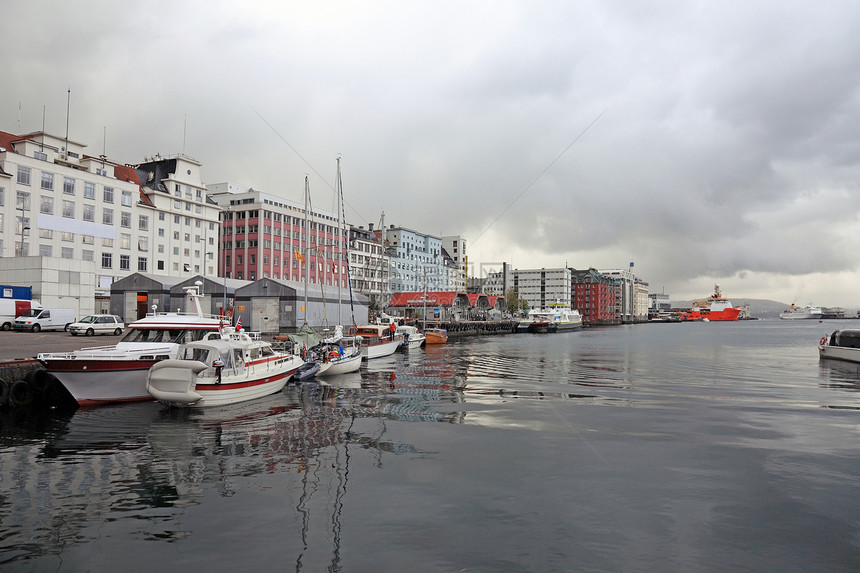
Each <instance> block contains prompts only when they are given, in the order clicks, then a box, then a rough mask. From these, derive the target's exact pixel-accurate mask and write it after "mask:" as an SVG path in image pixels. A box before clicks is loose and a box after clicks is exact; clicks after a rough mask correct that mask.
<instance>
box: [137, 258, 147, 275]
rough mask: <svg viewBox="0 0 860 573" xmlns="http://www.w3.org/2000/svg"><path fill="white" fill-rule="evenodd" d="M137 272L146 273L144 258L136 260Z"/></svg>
mask: <svg viewBox="0 0 860 573" xmlns="http://www.w3.org/2000/svg"><path fill="white" fill-rule="evenodd" d="M137 270H138V271H141V272H146V257H138V258H137Z"/></svg>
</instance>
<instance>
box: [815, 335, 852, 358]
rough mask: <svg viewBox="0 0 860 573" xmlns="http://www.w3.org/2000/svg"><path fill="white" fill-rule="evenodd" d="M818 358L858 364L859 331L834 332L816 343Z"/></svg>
mask: <svg viewBox="0 0 860 573" xmlns="http://www.w3.org/2000/svg"><path fill="white" fill-rule="evenodd" d="M818 356H819V357H820V358H832V359H834V360H844V361H846V362H857V363H860V330H850V329H846V330H835V331H833V333H832V334H830V335H827V336H823V337H822V338H821V340H819V341H818Z"/></svg>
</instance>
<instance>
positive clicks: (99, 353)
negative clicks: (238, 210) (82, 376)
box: [37, 345, 173, 360]
mask: <svg viewBox="0 0 860 573" xmlns="http://www.w3.org/2000/svg"><path fill="white" fill-rule="evenodd" d="M172 349H173V347H171V346H147V347H145V348H134V349H130V350H129V349H123V350H120V351H117V352H118V354H122V355H133V356H135V357H137V356H138V355H146V356H150V355H156V354H164V353H169V352H170V351H171V350H172ZM108 350H116V346H115V345H110V346H90V347H88V348H82V349H80V350H74V351H71V352H41V353H39V355H38V356H37V358H38V359H39V360H88V359H90V358H97V359H102V358H104V354H103V353H104V352H105V351H108Z"/></svg>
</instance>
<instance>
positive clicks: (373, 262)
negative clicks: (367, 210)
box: [349, 223, 390, 307]
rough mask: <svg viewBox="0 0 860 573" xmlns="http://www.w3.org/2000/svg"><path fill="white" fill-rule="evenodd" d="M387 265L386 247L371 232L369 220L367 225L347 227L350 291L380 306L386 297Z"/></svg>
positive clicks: (371, 227)
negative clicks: (365, 226)
mask: <svg viewBox="0 0 860 573" xmlns="http://www.w3.org/2000/svg"><path fill="white" fill-rule="evenodd" d="M389 269H390V263H389V257H388V251H386V250H385V249H384V248H383V245H382V243H381V242H380V240H379V237H377V235H376V233H374V232H373V224H372V223H371V224H370V225H369V227H368V228H367V229H365V228H364V227H350V229H349V272H350V283H351V284H352V289H353V291H355V292H357V293H359V294H363V295H365V296H366V297H368V298H369V299H370V300H371V304H372V305H373V304H375V305H376V306H378V307H381V306H382V305H384V304H385V303H386V302H387V301H388V294H389V292H388V278H389V277H388V275H389V272H390V270H389Z"/></svg>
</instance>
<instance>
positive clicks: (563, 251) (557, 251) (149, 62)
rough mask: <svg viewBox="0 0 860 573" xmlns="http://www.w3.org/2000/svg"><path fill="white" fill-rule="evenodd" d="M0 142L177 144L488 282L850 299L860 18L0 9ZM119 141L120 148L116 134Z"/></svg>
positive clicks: (505, 9)
mask: <svg viewBox="0 0 860 573" xmlns="http://www.w3.org/2000/svg"><path fill="white" fill-rule="evenodd" d="M0 12H2V14H3V16H2V18H0V33H2V37H3V39H4V53H5V57H4V64H3V67H2V76H0V77H2V86H3V87H2V90H0V130H2V131H7V132H12V133H21V134H23V133H29V132H32V131H37V130H40V129H41V128H42V121H43V119H42V118H43V110H44V115H45V127H46V131H48V132H50V133H55V134H58V135H64V134H65V131H66V104H67V90H68V89H71V97H70V108H71V113H70V117H69V137H70V138H71V139H73V140H75V141H78V142H81V143H84V144H87V145H88V152H90V153H91V154H93V155H98V154H100V153H101V152H102V149H103V148H105V149H106V151H107V155H108V157H109V159H111V160H113V161H117V162H120V163H139V162H142V161H143V159H144V157H145V156H149V155H153V154H155V153H161V154H162V155H165V154H173V153H181V152H183V150H184V152H185V153H186V154H187V155H189V156H191V157H194V158H195V159H197V160H198V161H200V162H201V163H202V169H203V177H204V180H205V182H206V183H219V182H224V181H230V182H231V183H236V184H239V185H245V186H249V187H254V188H256V189H260V190H263V191H266V192H269V193H272V194H275V195H278V196H282V197H284V198H288V199H294V200H299V201H301V200H302V192H303V187H304V183H303V181H304V176H305V174H309V175H310V176H311V180H310V181H311V193H312V197H313V201H314V203H315V205H317V206H319V207H326V208H333V204H334V203H333V191H332V188H331V186H333V184H334V180H335V160H336V157H337V156H338V155H341V157H342V171H343V184H344V193H345V197H346V202H347V204H348V206H349V207H348V210H347V216H348V218H349V222H350V223H352V224H356V225H358V224H363V225H366V224H367V223H369V222H373V223H375V224H377V225H378V224H379V220H380V216H381V213H382V212H383V211H384V212H385V224H386V225H390V224H394V225H397V226H404V227H407V228H410V229H414V230H416V231H419V232H424V233H428V234H434V235H455V234H458V235H462V236H463V237H464V238H465V239H466V240H467V242H468V249H469V258H470V263H471V264H472V266H473V269H474V273H476V274H478V273H480V272H481V270H482V266H481V265H482V264H484V265H487V264H493V263H498V262H500V261H507V262H509V263H511V264H512V265H513V266H514V267H518V268H535V267H547V268H549V267H560V266H564V265H565V264H567V265H569V266H572V267H574V268H588V267H596V268H624V267H628V265H629V263H630V261H634V262H635V267H634V270H635V271H636V273H637V274H638V275H639V276H640V277H641V278H642V279H643V280H645V281H647V282H649V283H650V289H651V291H652V292H666V293H668V294H669V295H670V296H671V298H672V299H673V300H682V299H691V298H701V297H704V296H707V295H708V294H710V292H711V289H712V288H713V284H714V283H719V284H720V285H721V287H722V290H723V292H724V294H725V295H726V296H728V297H729V298H730V299H731V298H732V297H735V298H746V297H749V298H767V299H773V300H778V301H782V302H785V303H791V302H797V303H798V304H808V303H814V304H816V305H824V306H835V305H842V306H845V307H851V308H856V307H857V306H860V288H858V286H860V256H858V255H860V220H858V213H860V210H858V203H860V194H858V193H857V189H858V186H860V138H858V134H860V90H858V85H860V34H858V33H857V31H858V30H860V3H857V2H851V1H844V2H841V1H836V2H824V3H812V2H792V1H786V0H780V1H760V2H750V1H740V2H731V1H729V2H713V1H710V2H695V1H691V0H679V1H661V2H644V1H640V0H617V1H611V0H600V1H597V0H595V1H591V2H586V1H577V2H537V1H521V2H520V1H498V0H493V1H487V2H470V1H465V2H440V1H434V2H408V1H404V0H399V1H391V2H353V1H350V2H325V1H317V2H255V1H247V0H246V1H243V2H241V3H239V2H236V3H230V2H222V1H217V0H205V1H201V2H183V1H181V0H180V1H176V0H174V1H172V2H115V1H104V2H97V1H87V0H83V1H77V2H62V3H61V2H48V1H29V2H22V1H14V2H12V1H9V0H0ZM105 134H106V136H105Z"/></svg>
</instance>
